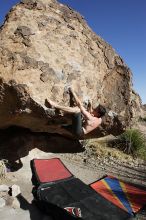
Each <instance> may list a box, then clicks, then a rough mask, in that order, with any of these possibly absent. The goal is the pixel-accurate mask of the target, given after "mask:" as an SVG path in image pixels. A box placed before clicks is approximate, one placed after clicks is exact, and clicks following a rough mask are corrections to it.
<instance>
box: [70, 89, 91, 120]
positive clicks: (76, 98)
mask: <svg viewBox="0 0 146 220" xmlns="http://www.w3.org/2000/svg"><path fill="white" fill-rule="evenodd" d="M70 92H71V93H72V95H73V97H74V99H75V102H76V104H77V106H78V107H79V109H80V110H81V112H82V114H83V115H84V116H85V117H86V118H87V119H90V118H91V117H92V115H91V114H90V113H89V112H88V111H87V110H86V109H85V108H84V106H83V105H82V103H81V101H80V99H79V98H78V97H77V95H76V93H75V92H74V91H73V89H72V88H70Z"/></svg>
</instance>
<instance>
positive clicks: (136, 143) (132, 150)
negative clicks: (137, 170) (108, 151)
mask: <svg viewBox="0 0 146 220" xmlns="http://www.w3.org/2000/svg"><path fill="white" fill-rule="evenodd" d="M118 147H119V148H120V149H121V150H123V151H124V152H125V153H127V154H132V155H134V156H139V157H141V158H144V159H145V158H146V140H145V137H144V135H143V134H142V133H141V132H140V131H139V130H137V129H129V130H127V131H125V132H124V133H123V134H121V135H120V136H119V138H118Z"/></svg>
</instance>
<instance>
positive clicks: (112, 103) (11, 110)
mask: <svg viewBox="0 0 146 220" xmlns="http://www.w3.org/2000/svg"><path fill="white" fill-rule="evenodd" d="M69 86H73V87H74V90H75V91H76V93H77V95H78V96H79V97H80V99H81V100H82V101H83V103H84V104H86V103H87V102H88V100H89V99H90V100H92V101H93V106H94V107H96V105H97V103H100V104H103V105H105V106H106V107H107V109H108V111H109V114H107V116H106V117H105V118H104V123H103V125H102V126H101V127H100V128H98V129H97V130H95V131H94V132H93V133H91V134H90V135H89V136H88V137H91V136H92V137H98V136H101V135H106V134H109V133H112V134H119V133H120V132H122V131H123V130H124V129H125V128H126V127H127V126H129V124H130V121H131V119H132V118H133V117H136V116H137V114H138V113H139V112H140V110H141V101H140V98H139V97H138V96H137V94H135V92H134V91H133V89H132V76H131V72H130V70H129V68H128V67H127V66H126V64H125V63H124V61H123V60H122V58H121V57H120V56H119V55H118V54H117V53H116V52H115V51H114V49H113V48H112V47H111V46H110V45H109V44H107V43H106V42H105V41H104V40H103V39H102V38H101V37H99V36H97V35H96V34H95V33H93V31H92V30H91V29H90V28H89V26H88V25H87V24H86V22H85V20H84V19H83V17H82V16H81V15H80V14H79V13H77V12H75V11H73V10H72V9H71V8H69V7H68V6H65V5H62V4H60V3H58V2H57V1H55V0H37V1H36V0H23V1H21V3H20V4H18V5H16V6H15V7H13V8H12V9H11V11H10V13H9V14H8V15H7V17H6V20H5V22H4V25H3V26H2V27H1V29H0V128H7V127H9V126H12V125H16V126H22V127H26V128H30V129H31V130H32V131H38V132H39V131H40V132H49V133H50V132H51V133H61V134H63V135H65V134H66V131H65V130H63V129H62V128H60V127H61V126H60V125H61V124H64V123H69V121H70V116H69V115H66V114H64V112H58V111H55V110H54V109H52V108H48V107H47V106H46V104H45V100H46V98H50V99H52V100H54V101H56V102H58V103H59V104H62V105H65V106H69V105H70V96H69V93H68V87H69Z"/></svg>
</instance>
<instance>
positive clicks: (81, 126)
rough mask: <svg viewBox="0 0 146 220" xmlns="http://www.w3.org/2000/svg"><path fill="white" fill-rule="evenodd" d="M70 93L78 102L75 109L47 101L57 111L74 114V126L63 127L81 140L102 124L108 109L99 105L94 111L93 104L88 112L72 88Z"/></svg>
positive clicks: (89, 106)
mask: <svg viewBox="0 0 146 220" xmlns="http://www.w3.org/2000/svg"><path fill="white" fill-rule="evenodd" d="M69 92H70V93H71V95H72V96H73V97H74V100H75V102H76V105H77V106H75V107H66V106H61V105H58V104H57V103H55V102H53V101H52V100H48V99H47V100H46V101H47V102H48V103H49V105H50V106H52V107H54V108H55V109H58V110H62V111H64V112H66V113H70V114H72V125H67V126H63V127H64V128H66V129H67V130H68V131H70V132H71V133H72V134H74V135H75V136H76V137H78V138H80V137H82V136H83V135H85V134H88V133H89V132H91V131H93V130H94V129H95V128H97V127H99V125H100V124H101V122H102V117H103V116H104V115H105V113H106V109H105V108H104V107H103V106H102V105H98V106H97V108H96V109H92V105H91V102H89V104H88V110H86V109H85V108H84V106H83V105H82V103H81V101H80V100H79V98H78V97H77V95H76V94H75V92H74V90H73V89H72V88H69ZM82 115H83V119H84V120H83V122H82Z"/></svg>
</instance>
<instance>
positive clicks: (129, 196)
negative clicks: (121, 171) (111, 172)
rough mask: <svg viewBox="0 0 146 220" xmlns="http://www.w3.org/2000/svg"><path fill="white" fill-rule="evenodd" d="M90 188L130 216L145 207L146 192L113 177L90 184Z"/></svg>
mask: <svg viewBox="0 0 146 220" xmlns="http://www.w3.org/2000/svg"><path fill="white" fill-rule="evenodd" d="M90 187H91V188H92V189H94V190H95V191H96V192H97V193H99V194H100V195H102V196H103V197H104V198H106V199H107V200H109V201H110V202H112V203H113V204H115V205H116V206H118V207H119V208H121V209H123V210H125V211H126V212H128V213H129V214H130V215H133V214H135V213H137V212H138V211H139V210H140V209H141V208H142V207H143V206H144V205H146V191H144V190H142V189H139V188H137V187H135V186H133V185H130V184H128V183H125V182H123V181H121V180H119V179H117V178H115V177H111V176H106V177H104V178H102V179H100V180H98V181H96V182H94V183H91V184H90Z"/></svg>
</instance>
